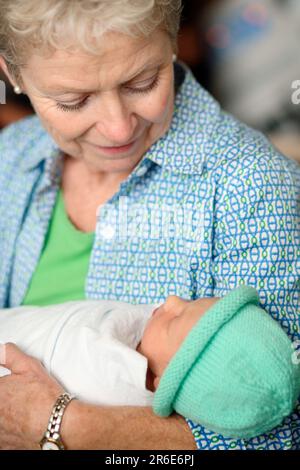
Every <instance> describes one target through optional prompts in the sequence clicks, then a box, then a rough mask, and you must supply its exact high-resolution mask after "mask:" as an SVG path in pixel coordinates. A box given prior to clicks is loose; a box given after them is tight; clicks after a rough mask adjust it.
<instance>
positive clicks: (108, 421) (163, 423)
mask: <svg viewBox="0 0 300 470" xmlns="http://www.w3.org/2000/svg"><path fill="white" fill-rule="evenodd" d="M179 16H180V0H139V1H138V2H135V1H132V0H110V1H109V2H107V1H102V0H73V1H72V2H71V1H69V0H22V1H20V0H9V1H7V0H0V56H1V66H2V69H3V70H4V72H5V73H6V74H7V76H8V78H9V79H10V81H11V83H12V84H13V86H14V87H15V92H16V93H25V94H26V95H27V96H28V97H29V99H30V101H31V103H32V105H33V107H34V109H35V111H36V114H37V116H35V117H32V118H27V119H24V120H22V121H20V122H18V123H17V124H14V125H11V126H9V127H8V128H6V129H5V130H4V131H3V132H2V133H1V135H0V155H1V160H0V191H1V200H0V214H1V218H0V234H1V235H0V253H1V264H0V307H2V308H3V307H6V308H10V307H14V306H17V305H29V304H33V305H34V304H35V305H49V304H52V303H59V302H64V301H67V300H76V299H83V298H88V299H119V300H123V301H127V302H131V303H156V302H160V301H162V300H163V299H165V297H166V296H167V295H170V294H176V295H180V296H182V297H184V298H187V299H194V298H197V297H214V296H215V297H221V296H224V295H225V294H226V293H227V292H228V291H229V290H231V289H232V288H234V287H236V286H237V285H240V284H249V285H252V286H254V287H256V288H257V289H258V290H259V291H260V296H261V301H262V304H263V306H264V307H265V308H266V310H267V311H268V312H269V313H270V315H272V317H273V318H275V319H276V320H278V321H279V322H280V324H281V326H282V328H284V330H285V331H286V332H287V333H288V335H289V336H290V337H291V338H292V339H293V340H295V344H296V340H297V339H299V336H300V333H299V331H300V328H299V321H298V320H297V318H298V314H299V278H300V276H299V245H300V241H299V205H298V202H299V187H300V168H299V166H298V165H297V164H296V163H292V162H290V161H288V160H287V159H286V158H285V157H283V156H282V155H280V154H278V153H277V152H276V151H275V150H274V149H273V148H272V147H271V146H270V144H269V143H268V141H267V140H266V139H265V138H264V137H263V136H262V135H261V134H259V133H257V132H255V131H252V130H251V129H249V128H247V127H246V126H244V125H242V124H241V123H239V122H237V121H236V120H235V119H234V118H232V117H231V116H228V115H226V114H225V113H223V112H222V111H221V110H220V108H219V106H218V104H217V103H216V102H215V101H214V100H213V99H212V97H211V96H209V95H208V94H207V93H206V92H205V91H204V90H203V89H202V88H201V87H200V86H199V84H198V83H197V82H196V80H195V79H194V77H193V76H192V74H191V72H190V70H189V69H188V68H187V67H186V66H185V65H184V64H181V63H176V56H175V54H176V35H177V31H178V24H179ZM2 352H3V351H2ZM5 352H6V355H5V357H4V355H3V354H2V356H3V357H2V364H5V365H6V367H8V368H9V369H11V370H12V375H11V376H8V377H4V378H1V379H0V447H1V448H15V449H20V448H26V449H34V448H39V443H40V441H41V440H42V437H43V435H44V432H45V430H46V427H47V423H48V420H49V417H50V415H51V411H52V408H53V405H54V403H55V402H56V400H57V398H58V397H59V396H60V395H61V394H62V392H63V390H62V389H61V386H60V385H59V384H58V383H57V382H56V381H55V379H54V378H52V377H50V376H49V375H48V374H47V373H46V371H45V370H44V369H43V367H42V365H41V364H40V363H38V362H37V360H35V359H34V358H31V357H29V356H26V355H25V354H24V353H23V352H22V351H20V350H19V349H18V348H17V347H16V346H14V345H11V344H9V345H7V346H6V348H5ZM291 357H292V351H291ZM240 359H241V360H242V358H240ZM74 367H76V365H74ZM69 400H70V397H68V396H66V399H65V400H64V398H62V408H63V412H64V414H63V421H62V424H61V426H60V429H59V432H58V433H57V435H55V434H54V435H50V436H49V435H47V436H48V437H47V436H46V444H45V439H44V440H43V447H44V448H47V447H49V446H50V447H51V446H53V447H54V448H62V446H63V445H64V446H65V448H67V449H87V448H90V449H103V448H105V449H147V448H148V449H159V448H164V449H174V448H177V449H193V448H195V447H196V446H197V447H198V448H199V449H226V448H238V449H256V448H261V447H263V448H266V449H291V448H296V447H297V446H299V445H300V443H299V442H300V437H299V436H300V433H299V429H300V408H299V407H298V408H297V409H296V410H295V411H294V413H293V414H292V415H291V416H290V417H288V418H287V419H286V420H285V421H284V422H283V423H282V425H281V426H280V427H278V428H276V429H274V430H273V431H272V433H271V434H270V435H263V436H258V437H257V438H255V439H252V440H250V441H242V440H232V439H226V437H222V436H220V435H216V434H214V433H212V432H210V431H208V430H207V429H205V428H204V427H202V426H201V425H199V424H197V423H192V422H190V421H188V422H186V421H185V420H184V419H183V418H181V417H179V416H177V415H173V416H172V417H170V418H168V419H160V418H157V417H155V416H154V415H153V413H152V411H151V409H150V408H138V407H136V408H135V407H124V408H123V407H115V408H114V407H101V406H93V405H91V404H87V403H83V402H80V401H79V400H72V401H71V402H69Z"/></svg>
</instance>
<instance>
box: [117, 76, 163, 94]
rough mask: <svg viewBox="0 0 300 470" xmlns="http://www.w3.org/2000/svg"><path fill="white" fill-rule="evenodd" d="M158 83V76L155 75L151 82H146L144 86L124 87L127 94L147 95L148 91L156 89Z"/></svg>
mask: <svg viewBox="0 0 300 470" xmlns="http://www.w3.org/2000/svg"><path fill="white" fill-rule="evenodd" d="M158 82H159V76H158V75H157V76H156V77H155V78H154V80H152V82H150V83H149V82H148V84H147V85H145V86H131V87H129V86H126V87H125V88H126V91H127V92H128V93H149V92H150V91H152V90H154V88H156V87H157V85H158Z"/></svg>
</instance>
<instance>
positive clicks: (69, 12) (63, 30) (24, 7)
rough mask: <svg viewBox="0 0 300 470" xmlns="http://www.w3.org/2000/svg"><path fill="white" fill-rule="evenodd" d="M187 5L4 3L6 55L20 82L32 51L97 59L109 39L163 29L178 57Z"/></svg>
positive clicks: (124, 0) (175, 0) (176, 0)
mask: <svg viewBox="0 0 300 470" xmlns="http://www.w3.org/2000/svg"><path fill="white" fill-rule="evenodd" d="M180 13H181V0H0V55H1V56H2V57H3V58H4V59H5V61H6V63H7V66H8V68H9V70H10V71H11V73H13V75H14V76H15V77H16V74H17V71H18V69H19V68H20V67H21V66H22V65H25V63H26V58H28V55H29V54H30V52H31V48H32V49H33V48H37V49H38V50H39V52H41V53H43V51H44V50H45V51H46V50H53V49H54V50H55V49H70V48H71V49H72V48H78V47H79V48H81V49H82V50H85V51H87V52H89V53H92V54H93V53H97V45H98V43H99V41H101V38H102V36H103V34H105V33H106V32H110V31H115V32H120V33H124V34H127V35H130V36H138V35H143V36H145V37H147V36H149V35H150V34H151V33H152V32H153V31H154V30H155V29H156V28H158V27H160V28H162V29H163V30H164V31H165V32H166V33H167V34H168V35H169V37H170V39H171V41H172V45H173V48H174V50H175V51H176V44H177V42H176V39H177V34H178V30H179V22H180Z"/></svg>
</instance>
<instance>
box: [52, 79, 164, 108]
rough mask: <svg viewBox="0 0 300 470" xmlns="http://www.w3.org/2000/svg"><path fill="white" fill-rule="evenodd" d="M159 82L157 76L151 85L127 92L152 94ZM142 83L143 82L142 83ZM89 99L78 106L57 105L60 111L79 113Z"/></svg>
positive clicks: (77, 104)
mask: <svg viewBox="0 0 300 470" xmlns="http://www.w3.org/2000/svg"><path fill="white" fill-rule="evenodd" d="M158 82H159V76H158V75H157V76H156V77H155V78H154V80H152V81H151V82H150V83H149V82H147V83H148V84H147V85H145V86H131V87H129V86H126V87H125V89H126V92H127V93H130V94H135V93H150V91H152V90H154V88H156V87H157V85H158ZM141 83H142V82H141ZM87 100H88V97H86V98H84V100H82V101H80V102H79V103H76V104H64V103H56V107H57V108H58V109H59V110H60V111H65V112H68V111H79V110H80V109H82V108H83V107H84V106H85V105H86V103H87Z"/></svg>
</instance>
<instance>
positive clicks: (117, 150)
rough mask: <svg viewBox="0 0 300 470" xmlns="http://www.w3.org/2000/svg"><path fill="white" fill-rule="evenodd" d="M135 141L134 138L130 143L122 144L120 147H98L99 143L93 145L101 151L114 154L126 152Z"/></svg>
mask: <svg viewBox="0 0 300 470" xmlns="http://www.w3.org/2000/svg"><path fill="white" fill-rule="evenodd" d="M135 143H136V140H134V141H133V142H131V143H130V144H127V145H122V146H120V147H100V146H99V145H95V147H96V148H97V149H98V150H99V151H100V152H103V153H106V154H110V155H115V154H118V153H125V152H128V151H129V150H131V149H132V147H133V146H134V144H135Z"/></svg>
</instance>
